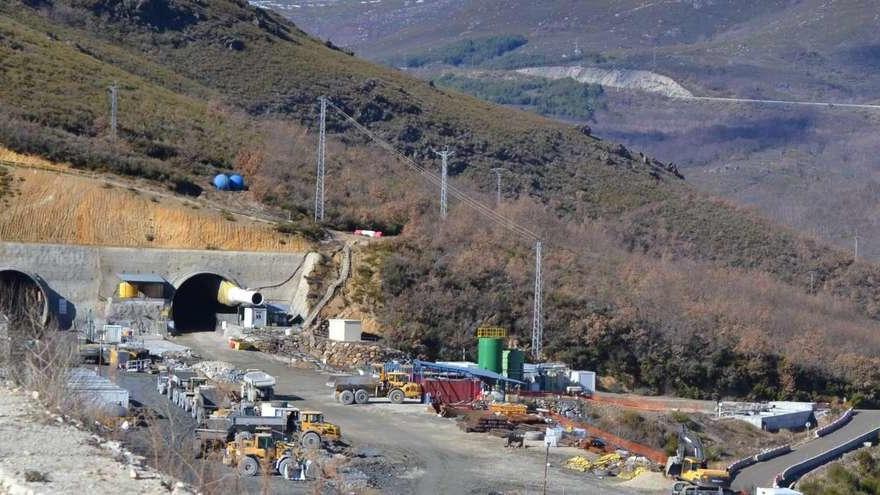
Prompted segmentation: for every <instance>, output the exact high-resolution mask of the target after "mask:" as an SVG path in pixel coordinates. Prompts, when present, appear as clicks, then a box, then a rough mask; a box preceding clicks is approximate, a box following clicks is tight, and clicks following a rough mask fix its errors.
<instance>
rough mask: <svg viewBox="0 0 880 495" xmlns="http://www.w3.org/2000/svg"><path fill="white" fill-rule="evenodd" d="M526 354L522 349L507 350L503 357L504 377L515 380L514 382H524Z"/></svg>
mask: <svg viewBox="0 0 880 495" xmlns="http://www.w3.org/2000/svg"><path fill="white" fill-rule="evenodd" d="M525 360H526V354H525V352H523V351H522V350H520V349H505V350H504V352H503V353H502V357H501V361H502V363H501V365H502V370H503V374H504V376H506V377H507V378H513V379H514V380H522V378H523V363H525Z"/></svg>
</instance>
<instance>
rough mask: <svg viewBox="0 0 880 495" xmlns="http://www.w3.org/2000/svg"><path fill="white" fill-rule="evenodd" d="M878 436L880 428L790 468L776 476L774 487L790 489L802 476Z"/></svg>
mask: <svg viewBox="0 0 880 495" xmlns="http://www.w3.org/2000/svg"><path fill="white" fill-rule="evenodd" d="M878 434H880V427H878V428H874V429H873V430H871V431H869V432H867V433H865V434H863V435H860V436H858V437H856V438H853V439H852V440H848V441H846V442H844V443H843V444H841V445H838V446H837V447H834V448H833V449H830V450H827V451H825V452H823V453H821V454H819V455H817V456H814V457H811V458H809V459H807V460H805V461H802V462H799V463H797V464H795V465H793V466H789V467H788V468H786V469H785V471H783V472H781V473H779V474H778V475H776V478H775V479H774V481H773V485H774V486H775V487H777V488H789V487H790V486H791V485H792V484H793V483H794V482H795V481H797V480H798V479H799V478H800V477H801V476H803V475H805V474H807V473H809V472H810V471H812V470H813V469H816V468H817V467H819V466H821V465H823V464H826V463H827V462H829V461H831V460H832V459H835V458H837V457H840V456H841V455H843V454H844V453H846V452H849V451H850V450H855V449H857V448H858V447H859V446H860V445H862V444H863V443H864V442H867V441H868V440H870V439H876V438H877V436H878Z"/></svg>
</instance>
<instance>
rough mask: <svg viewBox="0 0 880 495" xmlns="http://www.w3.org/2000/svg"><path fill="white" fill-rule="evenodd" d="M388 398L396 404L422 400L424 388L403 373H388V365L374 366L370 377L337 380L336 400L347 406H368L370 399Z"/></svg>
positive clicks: (350, 377)
mask: <svg viewBox="0 0 880 495" xmlns="http://www.w3.org/2000/svg"><path fill="white" fill-rule="evenodd" d="M373 397H387V398H388V400H390V401H391V402H393V403H394V404H400V403H402V402H403V400H404V399H418V400H421V398H422V386H421V385H419V384H418V383H416V382H413V381H411V380H410V378H409V373H405V372H403V371H387V370H386V365H385V364H383V363H377V364H374V365H373V373H372V375H370V376H357V375H355V376H347V377H339V378H337V379H336V399H337V400H338V401H339V402H342V403H343V404H345V405H349V404H353V403H357V404H366V403H367V402H369V400H370V398H373Z"/></svg>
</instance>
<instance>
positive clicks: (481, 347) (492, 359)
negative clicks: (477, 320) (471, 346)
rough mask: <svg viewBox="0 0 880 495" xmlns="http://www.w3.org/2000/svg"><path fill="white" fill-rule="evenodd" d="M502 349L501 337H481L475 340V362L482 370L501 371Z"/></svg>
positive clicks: (502, 341)
mask: <svg viewBox="0 0 880 495" xmlns="http://www.w3.org/2000/svg"><path fill="white" fill-rule="evenodd" d="M503 349H504V340H503V339H496V338H490V337H481V338H480V339H479V340H478V341H477V364H478V365H479V366H480V368H482V369H484V370H489V371H494V372H495V373H501V371H502V367H501V351H502V350H503Z"/></svg>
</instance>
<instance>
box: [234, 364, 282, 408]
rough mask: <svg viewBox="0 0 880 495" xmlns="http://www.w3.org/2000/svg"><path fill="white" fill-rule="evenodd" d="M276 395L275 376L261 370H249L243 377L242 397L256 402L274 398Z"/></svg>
mask: <svg viewBox="0 0 880 495" xmlns="http://www.w3.org/2000/svg"><path fill="white" fill-rule="evenodd" d="M274 395H275V377H274V376H272V375H270V374H268V373H266V372H265V371H260V370H247V371H246V372H245V374H244V376H243V377H242V378H241V397H242V398H243V399H245V400H248V401H251V402H256V401H258V400H263V401H267V400H272V397H273V396H274Z"/></svg>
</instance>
